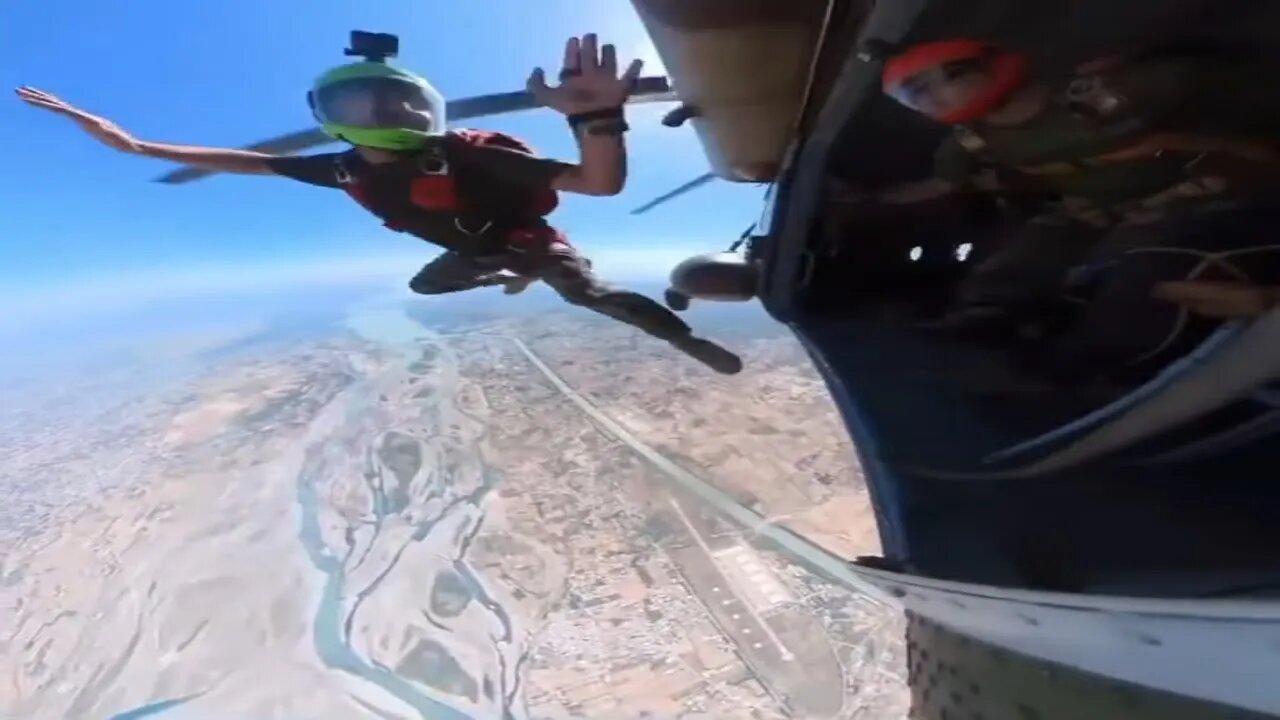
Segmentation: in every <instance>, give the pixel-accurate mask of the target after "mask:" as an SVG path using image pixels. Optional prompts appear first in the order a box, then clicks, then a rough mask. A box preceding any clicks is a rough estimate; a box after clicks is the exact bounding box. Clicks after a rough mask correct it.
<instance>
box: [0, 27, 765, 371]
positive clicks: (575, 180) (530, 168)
mask: <svg viewBox="0 0 1280 720" xmlns="http://www.w3.org/2000/svg"><path fill="white" fill-rule="evenodd" d="M352 54H359V53H352ZM639 73H640V62H639V61H638V60H637V61H635V62H633V63H631V65H630V66H629V67H627V68H626V69H625V70H623V71H622V72H621V73H619V68H618V58H617V53H616V50H615V49H614V47H613V46H612V45H604V46H603V47H602V46H600V45H599V43H598V40H597V38H596V36H595V35H586V36H584V37H582V38H576V37H575V38H572V39H570V40H569V41H568V42H567V43H566V45H565V53H564V65H563V69H562V70H561V73H560V84H559V85H558V86H556V87H552V86H549V85H548V84H547V83H546V80H545V77H544V74H543V72H542V70H541V69H537V70H535V71H534V72H533V74H532V76H531V77H530V78H529V81H528V84H527V87H528V89H529V91H530V92H531V93H533V95H534V96H535V98H536V99H537V100H538V101H539V103H540V104H542V105H544V106H547V107H550V108H552V109H554V110H556V111H558V112H560V113H562V114H563V115H565V116H566V118H567V119H568V122H569V125H570V126H571V128H572V130H573V133H574V136H575V138H576V139H577V141H578V145H579V148H580V152H581V161H580V162H579V163H578V164H570V163H564V162H558V161H555V160H550V159H544V158H540V157H537V156H536V155H535V154H534V152H533V150H532V149H531V148H530V147H529V146H528V145H526V144H525V143H523V142H522V141H520V140H518V139H516V138H513V137H511V136H508V135H504V134H502V133H496V132H481V131H478V130H452V131H447V130H446V129H445V102H444V99H443V98H442V97H441V95H440V94H439V93H438V92H436V90H435V89H434V88H433V87H432V86H431V85H430V84H429V83H428V82H427V81H426V80H425V79H423V78H421V77H419V76H417V75H415V74H413V73H410V72H408V71H406V70H403V69H401V68H398V67H395V66H393V65H391V64H389V63H387V62H386V60H385V58H382V57H369V58H368V59H366V60H365V61H363V62H355V63H350V64H347V65H342V66H340V67H336V68H334V69H332V70H329V71H328V72H326V73H324V74H323V75H321V76H320V77H319V79H318V80H317V81H316V82H315V84H314V86H313V88H312V90H311V92H310V93H308V101H309V103H310V105H311V109H312V112H313V114H314V115H315V117H316V119H317V120H318V121H319V122H320V124H321V126H322V127H323V128H324V130H325V131H326V132H327V133H328V134H330V135H331V136H333V137H334V138H336V139H339V140H342V141H344V142H346V143H348V144H350V145H351V146H352V147H351V148H350V149H348V150H346V151H344V152H338V153H327V154H319V155H311V156H304V157H294V156H280V155H270V154H264V153H258V152H250V151H244V150H233V149H220V148H203V147H191V146H181V145H165V144H160V143H154V142H146V141H143V140H139V139H137V138H134V137H133V136H132V135H130V134H129V133H127V132H126V131H124V130H122V129H121V128H120V127H119V126H117V125H116V124H114V123H112V122H111V121H109V120H106V119H104V118H101V117H97V116H95V115H91V114H89V113H87V112H85V111H83V110H80V109H78V108H76V107H74V106H72V105H70V104H69V103H66V102H64V101H62V100H60V99H59V98H57V97H54V96H53V95H50V94H48V93H45V92H43V91H40V90H37V89H34V88H30V87H23V88H19V89H18V95H19V97H20V98H21V99H22V100H24V101H25V102H27V103H29V104H31V105H33V106H35V107H38V108H43V109H46V110H50V111H52V112H55V113H58V114H61V115H64V116H66V117H69V118H71V119H72V120H73V121H75V122H76V123H78V124H79V125H80V127H81V128H83V129H84V130H85V131H86V132H88V133H89V134H90V135H91V136H93V137H94V138H96V139H97V140H99V141H100V142H102V143H104V144H106V145H108V146H110V147H113V148H115V149H117V150H122V151H125V152H129V153H135V154H139V155H145V156H147V157H154V158H161V159H165V160H171V161H175V162H179V163H183V164H186V165H193V166H196V167H200V168H206V169H210V170H214V171H218V172H230V173H242V174H259V175H277V176H282V177H286V178H291V179H294V180H298V181H301V182H305V183H310V184H313V185H318V186H322V187H330V188H336V189H341V190H344V191H346V193H347V194H348V195H350V196H351V197H352V198H353V199H354V200H356V201H357V202H359V203H360V204H361V205H362V206H363V207H365V208H366V209H367V210H368V211H370V212H371V213H372V214H374V215H375V216H377V217H378V218H379V219H381V220H382V221H383V223H384V225H385V226H386V227H388V228H390V229H392V230H396V231H399V232H404V233H408V234H410V235H414V236H416V237H418V238H421V239H423V240H426V241H428V242H431V243H433V244H436V245H439V246H441V247H443V248H445V252H444V253H443V254H441V255H440V256H439V257H438V258H436V259H435V260H433V261H432V262H430V263H428V264H427V265H426V266H425V267H423V268H422V270H421V271H420V272H419V273H418V274H417V275H415V276H414V277H413V279H412V280H411V281H410V282H409V287H410V288H411V289H412V290H414V291H415V292H418V293H422V294H428V295H433V294H440V293H452V292H458V291H463V290H470V289H474V288H480V287H487V286H501V287H503V288H504V289H505V290H506V292H507V293H508V294H515V293H518V292H521V291H523V290H524V289H525V288H526V287H527V286H528V285H529V284H530V283H532V282H535V281H537V280H542V281H544V282H546V283H547V284H548V285H549V286H551V287H552V288H553V289H554V290H555V291H556V292H557V293H559V294H560V296H561V297H563V298H564V299H565V300H566V301H568V302H569V303H571V304H574V305H579V306H582V307H585V308H588V309H590V310H593V311H595V312H597V313H600V314H603V315H606V316H609V317H611V318H614V319H616V320H619V321H621V322H624V323H627V324H629V325H632V326H634V327H636V328H638V329H640V330H642V331H643V332H645V333H648V334H649V335H652V336H654V337H656V338H659V339H661V340H665V341H667V342H669V343H670V344H671V345H672V346H673V347H674V348H676V349H678V350H680V351H682V352H684V353H685V354H687V355H688V356H690V357H692V358H694V359H696V360H698V361H699V362H701V363H703V364H704V365H706V366H708V367H710V368H712V369H713V370H715V371H717V372H720V373H725V374H733V373H737V372H739V371H740V370H741V369H742V361H741V360H740V359H739V357H738V356H737V355H735V354H734V353H732V352H730V351H729V350H726V349H725V348H722V347H720V346H719V345H717V344H715V343H713V342H711V341H709V340H705V339H702V338H699V337H696V336H694V335H693V333H692V331H691V329H690V327H689V326H688V325H687V324H686V323H685V322H684V321H683V320H681V319H680V318H679V317H678V316H677V315H675V314H674V313H673V312H671V311H670V310H669V309H667V308H665V307H663V305H662V304H661V303H658V302H655V301H654V300H652V299H650V298H648V297H646V296H644V295H641V294H639V293H635V292H631V291H629V290H625V289H621V288H616V287H612V286H609V285H607V284H605V283H603V282H601V281H600V280H599V279H598V278H597V277H596V276H595V275H594V273H593V272H592V267H591V262H590V261H589V260H588V259H587V258H585V257H584V256H582V255H581V254H579V252H578V251H577V250H576V249H575V248H574V247H573V246H572V245H571V244H570V243H569V240H568V239H567V238H566V237H565V236H564V234H563V233H561V232H559V231H558V230H556V229H555V228H554V227H552V226H551V225H550V224H549V223H548V222H547V220H546V215H548V214H549V213H550V212H551V211H552V210H554V209H555V207H556V206H557V204H558V195H557V193H558V192H570V193H578V194H583V195H595V196H601V195H613V194H616V193H618V192H620V191H621V189H622V186H623V184H624V182H625V176H626V148H625V143H624V142H623V133H624V132H625V131H626V130H627V125H626V123H625V121H624V117H623V106H624V103H625V101H626V99H627V97H628V95H629V94H630V92H631V88H632V87H633V86H634V83H635V81H636V79H637V78H638V77H639Z"/></svg>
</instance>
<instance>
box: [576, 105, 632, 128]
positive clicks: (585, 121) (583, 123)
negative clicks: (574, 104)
mask: <svg viewBox="0 0 1280 720" xmlns="http://www.w3.org/2000/svg"><path fill="white" fill-rule="evenodd" d="M565 119H567V120H568V121H569V127H571V128H573V131H574V132H575V133H578V132H582V131H585V132H586V133H587V134H588V135H621V134H622V133H624V132H626V131H627V130H629V129H630V127H629V126H628V125H627V121H626V118H625V117H624V116H623V113H622V106H620V105H619V106H617V107H610V108H601V109H599V110H587V111H585V112H577V113H570V114H569V115H566V116H565Z"/></svg>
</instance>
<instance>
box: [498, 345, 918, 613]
mask: <svg viewBox="0 0 1280 720" xmlns="http://www.w3.org/2000/svg"><path fill="white" fill-rule="evenodd" d="M508 339H509V340H510V341H511V342H513V343H515V345H516V347H517V348H519V349H520V351H521V352H522V353H524V355H525V357H527V358H528V359H529V362H531V363H533V366H534V367H536V368H537V369H538V370H539V371H540V372H541V373H542V374H543V375H544V376H545V377H546V378H547V380H549V381H550V382H551V384H552V385H553V386H555V388H556V389H557V390H559V391H560V393H561V394H563V395H564V396H565V397H566V398H568V399H569V400H570V401H571V402H573V404H575V405H577V406H578V407H579V408H580V409H581V410H582V411H583V412H585V413H586V414H587V415H589V416H590V417H591V419H592V420H595V421H596V423H597V424H599V425H600V427H602V428H604V429H605V430H606V431H607V432H608V433H609V434H611V435H613V436H614V437H616V438H617V439H618V440H620V441H622V442H623V443H626V444H627V445H628V446H629V447H630V448H631V449H632V450H634V451H635V452H636V453H637V454H638V455H640V456H641V457H642V458H644V459H645V460H646V461H648V462H649V463H650V464H652V465H653V466H654V467H655V468H657V469H658V470H659V471H660V472H662V474H663V475H665V476H666V477H667V478H669V479H671V480H672V481H674V482H675V483H676V484H677V485H679V486H680V487H682V488H684V489H685V490H688V491H689V492H692V493H693V494H694V495H697V496H698V497H699V498H701V499H702V500H705V501H706V502H707V503H708V504H709V505H711V506H712V507H714V508H715V509H716V510H718V511H719V512H721V513H723V514H724V515H725V516H727V517H729V518H730V519H732V520H734V521H735V522H737V523H738V524H739V525H741V526H742V527H743V528H744V529H746V530H748V531H750V532H751V533H754V534H756V535H759V536H760V537H764V538H767V539H769V540H771V541H772V542H774V543H775V544H777V545H778V546H780V547H781V548H782V549H783V550H785V551H787V552H788V553H790V554H792V555H793V556H795V557H796V558H797V559H799V560H800V561H802V562H803V563H805V564H808V565H811V566H813V567H815V568H817V569H819V570H821V571H822V572H823V573H824V574H826V575H827V576H828V577H830V578H831V579H833V580H835V581H836V582H838V583H839V584H841V585H843V586H845V587H847V588H848V589H850V590H853V591H855V592H858V593H860V594H862V595H866V596H868V597H870V598H872V599H873V600H876V601H878V602H880V603H882V604H884V605H886V606H888V607H896V604H895V603H894V601H892V600H891V599H890V598H889V596H888V595H887V594H886V593H885V592H884V591H883V590H881V589H880V588H878V587H876V586H875V585H872V584H870V583H868V582H867V581H865V580H863V579H862V578H860V577H858V576H857V575H855V574H854V573H853V572H852V571H850V570H849V563H848V562H847V561H846V560H844V559H842V558H839V557H837V556H835V555H832V554H831V553H829V552H827V551H826V550H823V549H822V548H820V547H818V546H817V545H814V544H813V543H811V542H809V541H807V540H805V539H804V538H802V537H800V536H798V535H796V534H794V533H792V532H791V531H790V530H787V529H786V528H783V527H780V526H778V525H775V524H773V523H771V522H769V521H767V520H766V519H765V518H764V517H763V516H762V515H760V514H759V513H756V512H753V511H751V510H749V509H747V508H745V507H743V506H742V505H740V504H738V503H737V501H735V500H734V499H733V498H732V497H731V496H730V495H729V494H728V493H726V492H724V491H723V490H720V489H719V488H717V487H716V486H714V485H712V484H711V483H709V482H707V481H706V480H703V479H702V478H700V477H698V476H697V475H694V474H693V473H691V472H689V471H688V470H685V469H684V468H682V467H680V466H679V465H676V464H675V463H673V462H671V461H670V460H669V459H667V457H666V456H664V455H663V454H662V453H660V452H658V451H657V450H654V449H653V448H651V447H649V446H648V445H646V444H645V443H644V441H642V440H640V439H639V438H637V437H636V436H635V435H633V434H631V432H630V431H628V430H627V429H626V428H624V427H622V425H620V424H618V423H617V422H615V421H614V420H613V418H611V417H609V416H608V415H606V414H605V413H604V412H603V411H601V410H600V408H598V407H596V406H595V404H594V403H592V402H591V401H590V400H588V399H586V398H585V397H583V396H582V395H581V394H580V393H578V392H577V391H576V390H574V389H573V388H572V387H570V386H569V384H568V383H566V382H565V381H564V379H563V378H561V377H560V375H559V374H557V373H556V371H554V370H552V369H551V368H550V367H549V366H548V365H547V364H546V363H545V362H543V361H542V358H540V357H538V355H537V353H535V352H534V351H533V350H532V349H531V348H530V347H529V346H528V345H526V344H525V343H524V341H523V340H520V339H519V338H513V337H508Z"/></svg>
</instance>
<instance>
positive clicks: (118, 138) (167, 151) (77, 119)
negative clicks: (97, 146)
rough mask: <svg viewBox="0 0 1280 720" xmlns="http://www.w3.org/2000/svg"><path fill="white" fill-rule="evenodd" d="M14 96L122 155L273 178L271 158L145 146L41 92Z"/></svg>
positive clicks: (184, 147)
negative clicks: (61, 117)
mask: <svg viewBox="0 0 1280 720" xmlns="http://www.w3.org/2000/svg"><path fill="white" fill-rule="evenodd" d="M17 93H18V97H19V98H21V99H22V101H23V102H25V103H27V104H28V105H32V106H34V107H38V108H41V109H44V110H48V111H50V112H53V113H55V114H58V115H62V116H64V117H67V118H69V119H71V121H72V122H74V123H76V124H77V125H79V126H80V128H81V129H83V130H84V131H85V132H86V133H88V134H89V135H90V136H91V137H93V138H94V139H96V140H97V141H98V142H101V143H102V144H104V145H106V146H108V147H111V148H115V149H116V150H119V151H121V152H126V153H130V154H133V155H144V156H146V157H153V158H159V159H162V160H172V161H174V162H179V163H182V164H184V165H194V166H196V167H201V168H205V169H207V170H214V171H217V172H226V173H241V174H248V175H272V174H275V172H274V170H272V168H271V166H270V161H271V160H273V159H274V158H275V157H276V156H274V155H267V154H265V153H258V152H252V151H249V150H233V149H229V148H228V149H223V148H208V147H196V146H193V145H168V144H165V143H156V142H147V141H146V140H139V139H138V138H135V137H134V136H133V135H131V134H130V133H128V132H127V131H125V130H124V129H123V128H121V127H120V126H119V125H116V124H115V123H113V122H111V121H110V120H107V119H106V118H103V117H99V116H97V115H93V114H91V113H88V112H85V111H84V110H81V109H80V108H77V107H75V106H74V105H72V104H70V103H68V102H66V101H64V100H62V99H61V98H58V97H57V96H54V95H50V94H49V93H46V92H44V91H42V90H37V89H36V88H32V87H20V88H18V90H17Z"/></svg>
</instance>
